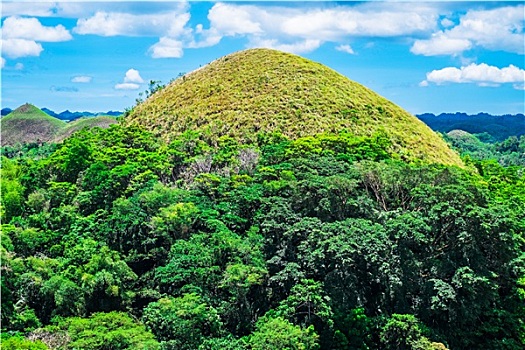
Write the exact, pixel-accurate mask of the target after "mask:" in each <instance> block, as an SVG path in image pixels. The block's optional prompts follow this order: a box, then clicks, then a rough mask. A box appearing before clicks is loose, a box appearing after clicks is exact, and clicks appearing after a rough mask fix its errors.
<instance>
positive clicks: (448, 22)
mask: <svg viewBox="0 0 525 350" xmlns="http://www.w3.org/2000/svg"><path fill="white" fill-rule="evenodd" d="M441 25H442V26H443V27H445V28H450V27H452V26H453V25H454V22H452V21H451V20H450V19H448V18H443V19H442V20H441Z"/></svg>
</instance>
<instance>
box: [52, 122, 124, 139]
mask: <svg viewBox="0 0 525 350" xmlns="http://www.w3.org/2000/svg"><path fill="white" fill-rule="evenodd" d="M115 123H117V120H116V119H115V118H114V117H111V116H98V117H82V118H79V119H75V120H74V121H72V122H69V123H67V124H66V126H65V127H63V128H62V129H61V130H59V132H58V133H57V135H56V136H55V141H62V140H63V139H65V138H67V137H69V136H71V135H72V134H73V133H75V132H77V131H79V130H82V129H84V128H93V127H100V128H104V129H105V128H108V127H109V126H110V125H111V124H115Z"/></svg>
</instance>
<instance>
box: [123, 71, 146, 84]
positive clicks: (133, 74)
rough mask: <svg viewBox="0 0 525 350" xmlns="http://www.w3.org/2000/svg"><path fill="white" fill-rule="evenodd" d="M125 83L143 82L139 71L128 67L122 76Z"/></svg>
mask: <svg viewBox="0 0 525 350" xmlns="http://www.w3.org/2000/svg"><path fill="white" fill-rule="evenodd" d="M124 82H125V83H143V82H144V79H142V77H141V76H140V73H139V71H138V70H136V69H133V68H131V69H128V71H127V72H126V76H125V77H124Z"/></svg>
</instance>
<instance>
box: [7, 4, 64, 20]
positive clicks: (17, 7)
mask: <svg viewBox="0 0 525 350" xmlns="http://www.w3.org/2000/svg"><path fill="white" fill-rule="evenodd" d="M54 5H55V4H52V3H45V2H33V3H31V5H30V6H29V5H28V4H27V3H22V2H3V3H2V16H3V17H7V16H22V15H23V16H37V17H49V16H52V15H53V9H54Z"/></svg>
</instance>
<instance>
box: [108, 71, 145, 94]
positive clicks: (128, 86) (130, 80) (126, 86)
mask: <svg viewBox="0 0 525 350" xmlns="http://www.w3.org/2000/svg"><path fill="white" fill-rule="evenodd" d="M142 83H144V79H142V77H141V76H140V73H139V71H138V70H136V69H133V68H131V69H128V71H127V72H126V75H125V76H124V82H123V83H119V84H116V85H115V89H117V90H138V89H139V88H140V84H142Z"/></svg>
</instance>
